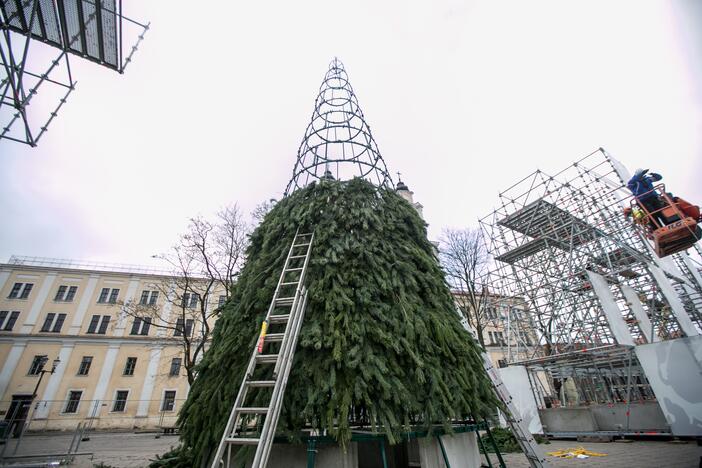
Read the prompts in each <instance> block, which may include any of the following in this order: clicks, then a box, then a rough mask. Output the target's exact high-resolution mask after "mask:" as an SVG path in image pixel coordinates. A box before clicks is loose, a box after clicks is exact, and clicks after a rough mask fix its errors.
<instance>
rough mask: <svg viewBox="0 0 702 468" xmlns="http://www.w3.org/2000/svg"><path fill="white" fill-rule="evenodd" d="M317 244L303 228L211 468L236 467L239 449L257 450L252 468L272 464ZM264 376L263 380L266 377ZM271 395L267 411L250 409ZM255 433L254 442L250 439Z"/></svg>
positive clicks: (256, 408)
mask: <svg viewBox="0 0 702 468" xmlns="http://www.w3.org/2000/svg"><path fill="white" fill-rule="evenodd" d="M313 240H314V233H309V234H301V233H300V228H298V230H297V232H296V233H295V238H294V239H293V242H292V244H291V245H290V250H289V251H288V256H287V258H286V259H285V264H284V265H283V271H282V272H281V273H280V278H279V279H278V285H277V287H276V289H275V293H274V294H273V299H272V300H271V304H270V306H269V307H268V312H267V313H266V318H265V320H264V321H263V323H262V325H261V332H260V334H259V339H258V340H257V341H256V344H255V346H254V349H253V352H252V353H251V358H250V359H249V364H248V367H247V368H246V373H245V374H244V378H243V380H242V382H241V386H240V387H239V393H238V394H237V397H236V401H235V402H234V406H233V407H232V411H231V413H230V415H229V420H228V421H227V425H226V427H225V429H224V433H223V434H222V439H221V441H220V442H219V447H218V448H217V453H216V455H215V458H214V460H213V462H212V465H211V466H212V468H229V467H230V466H233V464H232V462H233V456H234V455H235V453H234V452H233V450H232V448H233V446H237V445H238V446H243V445H255V446H256V454H255V455H254V459H253V464H252V465H251V467H252V468H264V467H265V466H266V463H267V462H268V456H269V454H270V451H271V447H272V446H273V438H274V437H275V431H276V427H277V426H278V417H279V416H280V410H281V408H282V406H283V397H284V396H285V386H286V384H287V382H288V376H289V375H290V368H291V366H292V361H293V355H294V354H295V347H296V346H297V338H298V335H299V333H300V328H301V326H302V320H303V317H304V315H305V307H306V305H307V289H306V288H305V275H306V273H307V265H308V263H309V260H310V253H311V251H312V242H313ZM276 327H278V328H281V327H282V328H283V330H282V331H279V332H273V333H271V332H270V330H271V329H272V328H276ZM276 343H279V344H280V348H279V349H278V351H277V352H275V351H271V348H273V347H275V344H276ZM266 351H268V352H266ZM271 366H273V369H272V371H271V369H270V367H271ZM262 375H263V376H264V377H261V376H262ZM271 389H272V392H271V393H270V396H268V397H266V396H265V394H263V396H261V398H264V399H265V398H268V401H269V403H268V406H259V407H252V406H245V404H246V402H247V396H249V397H251V396H253V397H255V396H256V391H264V392H265V391H266V390H267V391H269V392H270V391H271ZM252 390H254V391H253V392H252ZM261 423H262V424H261ZM259 427H260V432H259V430H258V428H259ZM252 432H253V433H254V435H253V436H252V435H250V434H251V433H252Z"/></svg>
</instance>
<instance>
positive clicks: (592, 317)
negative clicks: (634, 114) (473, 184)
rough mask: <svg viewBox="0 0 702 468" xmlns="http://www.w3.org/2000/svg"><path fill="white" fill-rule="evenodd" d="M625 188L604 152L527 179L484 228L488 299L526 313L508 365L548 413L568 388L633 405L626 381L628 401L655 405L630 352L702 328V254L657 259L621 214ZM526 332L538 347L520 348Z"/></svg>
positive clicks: (517, 318) (585, 396)
mask: <svg viewBox="0 0 702 468" xmlns="http://www.w3.org/2000/svg"><path fill="white" fill-rule="evenodd" d="M628 178H629V175H628V172H627V170H626V168H624V166H622V165H621V163H619V162H618V161H616V160H615V159H614V158H612V157H611V156H610V155H609V154H608V153H607V152H606V151H605V150H603V149H601V148H600V149H598V150H596V151H594V152H592V153H590V154H588V155H587V156H585V157H584V158H582V159H580V160H578V161H577V162H575V163H574V164H572V165H570V166H569V167H567V168H566V169H564V170H562V171H560V172H558V173H556V174H554V175H549V174H547V173H545V172H543V171H541V170H537V171H535V172H534V173H532V174H530V175H529V176H527V177H525V178H523V179H522V180H520V181H519V182H517V183H516V184H514V185H512V186H511V187H510V188H508V189H507V190H505V191H503V192H501V193H500V194H499V207H498V208H496V209H495V210H494V211H493V212H492V213H491V214H489V215H488V216H486V217H484V218H482V219H481V220H480V226H481V229H482V230H483V233H484V234H485V239H486V242H487V243H488V250H489V252H490V254H491V255H492V256H493V258H494V259H495V262H494V267H493V268H492V270H491V271H490V272H489V274H488V278H487V279H486V283H487V284H488V285H489V288H490V291H491V293H493V294H496V295H498V296H501V297H518V298H521V299H522V300H523V301H524V303H525V304H526V307H525V313H523V314H516V315H514V316H511V317H510V322H511V323H510V327H509V331H510V332H511V334H510V335H508V337H507V341H508V343H510V344H512V345H513V346H515V347H516V348H517V349H516V352H512V353H509V355H508V361H509V363H510V364H522V365H525V366H526V367H527V369H528V370H529V371H530V378H532V377H533V378H534V381H533V382H532V383H533V385H532V386H533V388H534V391H535V397H536V400H537V402H539V403H541V404H542V405H546V406H548V404H547V403H549V399H550V400H553V398H554V397H555V398H556V399H559V400H560V403H561V404H563V403H565V401H564V400H565V398H564V397H563V396H561V395H559V394H561V393H562V392H560V391H559V390H560V388H559V387H560V385H562V384H563V382H565V380H566V379H568V378H570V379H571V381H573V382H574V383H575V384H576V386H577V392H578V400H580V402H587V403H589V402H594V403H598V402H616V401H625V400H624V399H623V397H622V388H621V385H622V382H623V381H624V380H627V379H628V380H627V382H628V384H627V385H626V387H627V389H628V392H630V393H631V392H633V394H634V395H635V397H636V398H639V399H641V400H647V399H652V398H654V396H653V392H652V391H651V390H650V388H648V385H647V381H646V377H645V375H644V373H643V371H642V369H641V368H640V366H639V363H638V361H637V359H636V356H635V354H633V353H632V352H631V349H632V348H633V347H634V346H635V345H637V344H644V343H650V342H653V341H662V340H668V339H674V338H678V337H682V336H689V335H694V334H698V333H699V331H700V330H701V329H702V319H701V315H700V313H701V312H702V278H700V271H702V270H701V268H700V266H701V265H702V262H700V255H699V253H700V251H699V248H698V247H697V246H696V247H695V249H694V251H692V252H691V255H689V254H688V253H687V252H680V253H678V254H674V255H672V256H671V257H669V258H665V259H660V258H658V257H657V256H656V255H655V254H654V253H653V249H652V247H651V245H650V243H649V241H648V240H647V239H646V238H644V237H643V236H642V234H641V232H640V231H639V230H637V229H635V228H634V226H633V225H632V222H631V220H629V219H627V218H626V217H625V216H624V215H623V208H624V207H625V206H628V204H629V201H630V198H631V194H630V193H629V191H628V190H627V189H626V187H625V182H626V181H627V180H628ZM691 250H692V249H691ZM506 329H507V328H506ZM529 329H531V330H532V331H531V333H533V334H534V335H535V336H536V342H537V343H538V345H537V346H526V343H524V330H529ZM515 333H516V334H515ZM593 350H594V351H593ZM538 372H541V373H543V372H546V373H547V374H548V375H549V376H550V378H547V379H545V383H544V379H536V373H538ZM624 376H626V377H627V379H624ZM554 383H555V386H554ZM549 387H550V388H549ZM632 398H633V397H632ZM626 401H629V398H626Z"/></svg>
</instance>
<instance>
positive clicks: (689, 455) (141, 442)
mask: <svg viewBox="0 0 702 468" xmlns="http://www.w3.org/2000/svg"><path fill="white" fill-rule="evenodd" d="M70 441H71V434H52V435H29V436H26V437H25V438H24V440H23V441H22V445H21V446H20V448H19V450H18V451H17V454H18V455H29V454H41V453H60V452H65V451H66V449H67V448H68V445H69V444H70ZM177 444H178V438H177V437H174V436H161V437H160V438H158V439H157V438H155V437H154V434H133V433H93V434H91V435H90V440H89V441H86V442H81V445H80V448H79V452H92V453H93V463H95V464H96V463H99V462H102V463H105V464H106V465H109V466H113V467H115V468H137V467H144V466H147V465H148V463H149V459H153V458H154V457H155V456H156V455H157V454H162V453H164V452H166V451H168V449H169V448H170V447H171V446H174V445H177ZM581 446H582V447H584V448H586V449H588V450H592V451H593V452H600V453H606V454H607V456H606V457H590V458H587V459H584V460H575V459H571V460H566V459H559V458H555V457H548V459H549V461H550V462H551V464H552V465H553V466H554V467H572V468H589V467H604V466H606V467H608V468H697V467H699V466H700V457H702V447H700V446H698V445H697V444H696V443H695V442H694V441H690V442H687V443H683V444H675V443H671V442H660V441H655V442H653V441H635V442H632V443H617V442H612V443H579V442H576V441H563V440H557V441H551V443H550V444H548V445H542V446H541V447H543V448H544V449H545V451H547V452H551V451H556V450H562V449H566V448H575V447H581ZM13 448H14V444H13V443H11V444H10V446H9V447H8V449H9V450H8V451H7V452H6V454H9V453H11V452H12V449H13ZM504 458H505V462H506V464H507V466H508V467H509V468H522V467H524V468H528V467H529V464H528V462H527V460H526V458H525V457H524V455H522V454H519V453H510V454H505V455H504ZM491 460H492V461H493V462H494V463H495V462H496V459H495V456H494V454H493V455H492V456H491ZM88 466H90V465H89V464H88ZM319 468H324V467H319Z"/></svg>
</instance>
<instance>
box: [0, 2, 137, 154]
mask: <svg viewBox="0 0 702 468" xmlns="http://www.w3.org/2000/svg"><path fill="white" fill-rule="evenodd" d="M148 29H149V25H148V24H146V25H144V24H141V23H138V22H136V21H134V20H132V19H129V18H127V17H126V16H124V15H123V14H122V1H121V0H100V1H97V0H3V1H0V63H1V64H2V66H1V67H0V140H3V139H6V140H10V141H15V142H18V143H24V144H27V145H29V146H32V147H34V146H36V145H37V143H38V142H39V139H40V138H41V137H42V136H43V135H44V133H45V132H46V131H47V129H48V127H49V124H50V123H51V122H52V121H53V119H54V118H55V117H56V116H57V115H58V112H59V110H60V109H61V107H63V105H64V104H65V103H66V101H67V99H68V96H69V95H70V94H71V93H72V92H73V90H74V89H75V87H76V83H77V82H76V80H75V78H74V76H73V72H72V70H71V64H70V60H69V56H71V55H73V56H79V57H81V58H83V59H86V60H89V61H91V62H94V63H97V64H99V65H101V66H103V67H106V68H108V69H111V70H114V71H116V72H118V73H124V69H125V68H126V66H127V65H128V64H129V63H130V62H131V60H132V56H133V55H134V53H135V52H136V50H137V48H138V46H139V44H140V43H141V41H142V39H143V38H144V34H145V33H146V31H147V30H148ZM134 36H136V37H137V38H136V39H135V43H134V45H133V46H132V48H131V50H129V51H128V52H125V51H124V50H123V45H122V44H123V38H132V37H134ZM32 104H33V106H31V105H32ZM30 106H31V107H30ZM33 109H34V110H37V111H41V112H32V110H33ZM47 109H49V112H48V116H46V113H45V111H46V110H47Z"/></svg>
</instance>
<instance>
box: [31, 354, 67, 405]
mask: <svg viewBox="0 0 702 468" xmlns="http://www.w3.org/2000/svg"><path fill="white" fill-rule="evenodd" d="M48 360H49V358H48V357H47V356H44V357H43V358H42V360H41V363H40V365H39V369H40V370H39V381H38V382H37V385H36V386H35V387H34V392H32V401H34V399H35V398H36V397H37V391H38V390H39V385H41V379H43V378H44V374H53V373H54V372H56V367H58V365H59V364H61V360H60V359H59V358H58V356H57V357H56V359H54V362H53V363H52V366H51V370H50V371H48V370H45V369H44V366H45V365H46V362H47V361H48Z"/></svg>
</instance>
